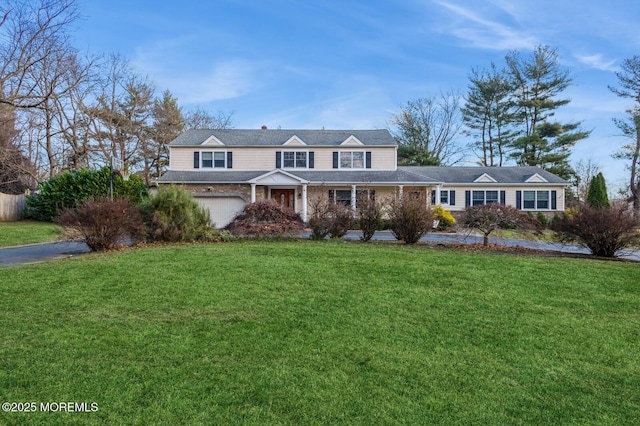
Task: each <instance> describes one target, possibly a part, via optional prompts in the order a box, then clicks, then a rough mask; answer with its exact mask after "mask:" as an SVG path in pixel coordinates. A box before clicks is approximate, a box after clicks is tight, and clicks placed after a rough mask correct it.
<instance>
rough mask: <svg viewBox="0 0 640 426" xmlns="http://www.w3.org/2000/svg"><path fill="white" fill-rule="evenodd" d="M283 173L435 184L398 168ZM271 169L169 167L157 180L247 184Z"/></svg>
mask: <svg viewBox="0 0 640 426" xmlns="http://www.w3.org/2000/svg"><path fill="white" fill-rule="evenodd" d="M283 171H284V172H286V173H288V174H290V175H293V176H297V177H299V178H300V179H303V180H306V181H309V182H312V183H334V184H338V183H341V184H351V183H353V184H357V183H359V184H369V183H376V184H384V183H387V184H424V183H438V182H436V181H434V180H432V179H430V178H428V177H425V176H420V175H418V174H414V173H411V172H405V171H402V170H398V171H391V170H390V171H369V170H367V171H364V170H363V171H340V170H337V171H313V170H305V171H294V170H283ZM269 172H270V170H263V171H251V172H239V171H206V172H203V171H180V170H169V171H167V172H166V173H165V174H164V175H162V177H160V178H159V179H158V182H160V183H247V182H248V181H250V180H252V179H255V178H257V177H259V176H262V175H264V174H266V173H269Z"/></svg>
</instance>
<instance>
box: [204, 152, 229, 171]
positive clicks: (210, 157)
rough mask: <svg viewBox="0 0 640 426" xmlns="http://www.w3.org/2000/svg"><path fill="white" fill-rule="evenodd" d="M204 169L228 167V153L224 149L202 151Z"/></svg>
mask: <svg viewBox="0 0 640 426" xmlns="http://www.w3.org/2000/svg"><path fill="white" fill-rule="evenodd" d="M200 158H201V164H200V167H202V168H203V169H224V168H226V167H227V153H226V152H224V151H202V152H201V153H200Z"/></svg>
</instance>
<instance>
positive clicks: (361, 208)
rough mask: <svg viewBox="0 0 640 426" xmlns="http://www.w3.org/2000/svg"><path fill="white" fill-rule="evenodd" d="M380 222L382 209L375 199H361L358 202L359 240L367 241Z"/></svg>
mask: <svg viewBox="0 0 640 426" xmlns="http://www.w3.org/2000/svg"><path fill="white" fill-rule="evenodd" d="M381 221H382V207H381V206H380V203H379V202H377V201H376V200H375V199H371V198H369V197H362V198H361V199H360V200H358V220H357V222H358V228H360V230H361V231H362V237H360V240H362V241H369V240H370V239H371V238H372V237H373V234H375V232H376V230H377V229H378V227H379V226H380V224H381Z"/></svg>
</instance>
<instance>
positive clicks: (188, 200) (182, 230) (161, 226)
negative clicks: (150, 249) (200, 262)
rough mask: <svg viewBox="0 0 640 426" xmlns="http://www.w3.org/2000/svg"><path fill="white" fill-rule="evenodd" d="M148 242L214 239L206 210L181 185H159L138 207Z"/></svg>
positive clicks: (214, 232)
mask: <svg viewBox="0 0 640 426" xmlns="http://www.w3.org/2000/svg"><path fill="white" fill-rule="evenodd" d="M140 211H141V213H142V216H143V218H144V222H145V225H146V227H147V236H148V238H149V239H150V240H151V241H170V242H178V241H212V240H214V241H216V240H217V238H218V236H219V233H217V232H216V231H215V230H214V229H213V227H212V226H211V223H210V216H209V210H207V209H206V208H204V207H203V206H201V205H200V204H198V202H197V201H196V200H195V199H194V198H193V196H192V195H191V194H190V193H189V192H187V191H186V190H185V189H184V188H182V187H179V186H175V185H171V186H161V187H160V188H158V192H157V193H156V194H155V195H153V196H152V197H149V198H148V199H147V200H146V201H144V202H143V203H142V204H141V206H140Z"/></svg>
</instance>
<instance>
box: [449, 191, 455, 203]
mask: <svg viewBox="0 0 640 426" xmlns="http://www.w3.org/2000/svg"><path fill="white" fill-rule="evenodd" d="M449 205H450V206H455V205H456V191H449Z"/></svg>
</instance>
